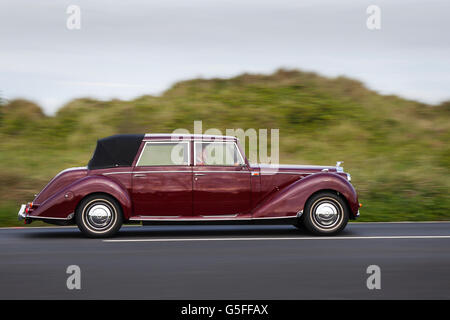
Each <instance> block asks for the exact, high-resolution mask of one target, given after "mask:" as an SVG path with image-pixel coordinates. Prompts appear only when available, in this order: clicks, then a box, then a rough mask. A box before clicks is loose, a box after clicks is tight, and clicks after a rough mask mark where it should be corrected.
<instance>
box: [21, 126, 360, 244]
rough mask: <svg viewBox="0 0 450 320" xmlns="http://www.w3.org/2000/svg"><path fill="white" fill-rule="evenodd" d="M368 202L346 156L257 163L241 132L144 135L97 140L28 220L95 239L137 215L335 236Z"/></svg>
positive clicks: (30, 209) (26, 208)
mask: <svg viewBox="0 0 450 320" xmlns="http://www.w3.org/2000/svg"><path fill="white" fill-rule="evenodd" d="M318 196H319V197H318ZM317 197H318V198H317ZM316 198H317V199H318V200H317V199H316ZM326 199H328V200H326ZM313 200H317V201H319V202H317V203H315V204H314V205H315V207H314V209H313V203H311V201H313ZM359 207H360V204H359V202H358V196H357V193H356V191H355V189H354V188H353V186H352V185H351V183H350V175H349V174H347V173H345V172H344V171H343V168H342V167H341V166H340V165H339V163H338V164H337V165H336V166H309V165H308V166H299V165H279V166H273V165H262V164H250V163H249V162H248V160H247V158H246V157H245V154H244V150H242V147H241V145H240V143H239V141H238V139H237V138H236V137H232V136H211V135H195V134H187V135H175V134H145V135H143V134H142V135H115V136H111V137H108V138H104V139H100V140H98V141H97V147H96V150H95V152H94V155H93V157H92V159H91V160H90V162H89V164H88V166H87V167H79V168H70V169H66V170H64V171H62V172H60V173H59V174H57V175H56V176H55V177H54V178H53V179H52V180H51V181H50V182H49V183H48V184H47V186H45V187H44V189H43V190H42V191H41V192H40V193H39V194H38V195H37V196H36V198H35V199H34V200H33V202H31V203H28V204H26V205H23V206H22V207H21V210H20V211H19V218H20V219H24V220H25V223H31V222H32V221H33V220H41V221H44V222H48V223H53V224H62V225H67V224H75V223H76V224H78V226H79V227H80V229H81V230H82V231H84V232H85V233H86V234H87V235H89V236H94V237H95V236H97V237H103V236H111V235H113V234H114V233H115V232H116V231H117V230H118V229H119V228H120V225H121V224H122V223H136V222H141V223H143V224H149V223H171V222H175V223H180V222H184V223H201V222H210V223H232V222H241V223H257V222H266V223H274V222H277V223H289V224H294V225H296V226H301V225H304V226H306V227H307V229H309V230H310V231H312V232H314V233H317V234H335V233H337V232H339V231H341V230H342V229H343V228H344V227H345V225H346V223H347V221H348V219H355V218H356V217H357V216H358V215H359ZM306 210H309V211H308V214H306ZM312 210H314V212H313V211H312ZM308 216H309V218H308ZM336 219H337V220H339V221H337V220H336ZM336 221H337V222H339V223H338V224H337V222H336ZM111 224H113V225H114V226H113V227H111ZM315 225H316V226H315ZM317 225H318V226H319V228H317ZM106 226H107V227H106Z"/></svg>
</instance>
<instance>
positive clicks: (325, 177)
mask: <svg viewBox="0 0 450 320" xmlns="http://www.w3.org/2000/svg"><path fill="white" fill-rule="evenodd" d="M320 190H334V191H337V192H339V193H340V194H342V195H343V196H344V197H345V199H346V200H347V202H348V204H349V209H350V215H353V217H354V216H356V214H357V212H358V207H359V203H358V196H357V194H356V191H355V189H354V188H353V186H352V185H351V183H349V182H348V181H347V180H346V179H345V178H343V177H341V176H340V175H338V174H335V173H326V172H323V173H315V174H312V175H310V176H307V177H305V178H303V179H300V180H297V181H295V182H293V183H292V184H290V185H288V186H286V187H285V188H283V189H281V190H279V191H277V192H274V193H272V194H271V195H270V196H268V197H267V198H266V199H265V200H263V202H262V203H261V204H260V205H258V206H257V207H256V208H255V210H254V211H253V213H252V216H253V217H254V218H263V217H291V216H296V215H297V213H298V212H300V211H302V210H304V207H305V204H306V201H307V200H308V198H309V197H310V196H311V195H313V194H314V193H316V192H318V191H320Z"/></svg>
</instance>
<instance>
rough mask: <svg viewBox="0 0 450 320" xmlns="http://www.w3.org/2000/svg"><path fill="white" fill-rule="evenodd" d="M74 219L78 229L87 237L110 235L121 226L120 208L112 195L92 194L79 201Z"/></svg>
mask: <svg viewBox="0 0 450 320" xmlns="http://www.w3.org/2000/svg"><path fill="white" fill-rule="evenodd" d="M75 220H76V223H77V225H78V228H79V229H80V231H81V232H83V233H84V234H85V235H87V236H88V237H91V238H105V237H111V236H113V235H114V234H115V233H116V232H117V231H119V229H120V227H121V226H122V210H121V208H120V206H119V204H118V203H117V201H116V200H115V199H113V198H112V197H110V196H107V195H92V196H89V197H86V198H85V199H83V200H82V201H81V203H80V205H79V206H78V209H77V211H76V215H75Z"/></svg>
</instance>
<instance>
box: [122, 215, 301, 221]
mask: <svg viewBox="0 0 450 320" xmlns="http://www.w3.org/2000/svg"><path fill="white" fill-rule="evenodd" d="M154 217H155V216H139V217H131V218H130V219H129V220H131V221H151V220H155V221H227V220H244V221H247V220H249V221H250V220H273V219H289V218H290V219H292V218H297V215H295V216H287V217H257V218H233V219H226V218H229V216H227V217H224V218H219V219H217V218H201V219H199V218H179V219H173V218H167V219H158V218H154ZM215 217H218V216H215Z"/></svg>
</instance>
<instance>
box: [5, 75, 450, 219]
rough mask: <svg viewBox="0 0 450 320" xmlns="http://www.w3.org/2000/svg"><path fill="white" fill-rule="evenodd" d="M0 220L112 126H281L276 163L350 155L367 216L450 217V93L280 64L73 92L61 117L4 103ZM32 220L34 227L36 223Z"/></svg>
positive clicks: (327, 161) (127, 129)
mask: <svg viewBox="0 0 450 320" xmlns="http://www.w3.org/2000/svg"><path fill="white" fill-rule="evenodd" d="M0 110H1V111H0V141H1V142H0V226H6V225H19V222H18V221H16V215H17V210H18V208H19V204H20V203H24V202H26V201H31V200H32V198H33V195H34V194H35V193H37V192H38V191H40V189H41V188H42V187H43V186H44V185H45V184H46V183H47V182H48V181H49V179H50V178H52V177H53V176H54V175H55V174H56V173H58V172H59V171H60V170H62V169H64V168H67V167H72V166H84V165H86V164H87V162H88V160H89V159H90V156H91V153H92V151H93V149H94V147H95V142H96V140H97V139H98V138H101V137H105V136H108V135H112V134H116V133H143V132H172V131H173V130H174V129H177V128H186V129H189V130H191V131H192V130H193V122H194V120H202V121H203V129H204V130H205V129H208V128H218V129H221V130H222V131H223V132H225V129H226V128H243V129H244V130H245V129H248V128H255V129H259V128H269V129H270V128H279V129H280V149H281V150H280V152H281V154H280V160H281V163H294V164H318V165H334V164H335V162H336V160H344V161H345V163H344V168H345V170H346V171H348V172H350V173H351V174H352V178H353V181H352V182H353V184H354V185H355V187H356V189H357V190H358V192H359V195H360V201H361V202H362V203H363V204H364V206H363V208H362V213H361V219H360V220H362V221H391V220H392V221H398V220H450V210H449V209H450V200H449V195H448V191H449V189H450V144H449V143H448V141H450V130H449V127H450V121H449V120H450V102H446V103H443V104H441V105H439V106H430V105H426V104H423V103H419V102H415V101H411V100H405V99H402V98H399V97H397V96H383V95H380V94H378V93H376V92H374V91H371V90H368V89H367V88H366V87H365V86H364V85H363V84H362V83H361V82H358V81H355V80H352V79H348V78H344V77H339V78H333V79H331V78H325V77H322V76H319V75H317V74H314V73H306V72H300V71H295V70H279V71H277V72H276V73H274V74H271V75H255V74H243V75H240V76H238V77H235V78H231V79H211V80H204V79H194V80H190V81H183V82H179V83H176V84H175V85H173V86H172V87H171V88H170V89H169V90H167V91H166V92H165V93H164V94H162V95H161V96H142V97H139V98H137V99H135V100H131V101H120V100H111V101H97V100H93V99H88V98H85V99H77V100H74V101H71V102H70V103H68V104H67V105H65V106H64V107H63V108H62V109H61V110H60V111H59V112H58V113H57V114H56V115H55V116H54V117H48V116H45V115H44V114H43V112H42V110H41V109H40V107H39V106H38V105H36V104H34V103H32V102H29V101H26V100H15V101H10V102H9V103H7V104H6V103H3V105H2V106H1V109H0ZM33 225H35V224H33Z"/></svg>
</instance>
